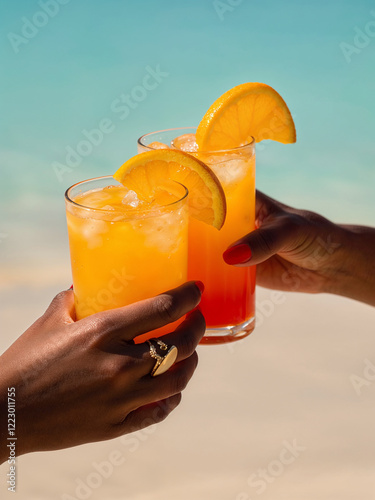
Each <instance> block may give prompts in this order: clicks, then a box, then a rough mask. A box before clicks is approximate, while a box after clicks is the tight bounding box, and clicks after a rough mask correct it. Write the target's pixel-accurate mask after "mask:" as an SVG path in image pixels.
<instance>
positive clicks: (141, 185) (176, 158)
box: [113, 149, 226, 229]
mask: <svg viewBox="0 0 375 500" xmlns="http://www.w3.org/2000/svg"><path fill="white" fill-rule="evenodd" d="M113 177H114V178H115V179H116V180H117V181H119V182H121V184H123V185H124V186H126V187H127V188H128V189H131V190H133V191H135V192H136V193H137V195H138V198H139V199H141V200H144V201H147V202H152V201H153V200H154V199H155V194H156V192H157V190H158V189H160V188H161V187H162V186H165V184H166V181H170V180H173V181H176V182H179V183H181V184H183V185H184V186H185V187H186V188H187V189H188V190H189V196H188V203H189V211H190V214H191V216H192V217H194V218H196V219H198V220H201V221H203V222H205V223H206V224H209V225H211V226H214V227H216V228H217V229H220V228H221V227H222V226H223V224H224V221H225V216H226V200H225V194H224V191H223V188H222V186H221V184H220V181H219V179H218V178H217V177H216V175H215V174H214V172H213V171H212V170H211V169H210V168H209V167H208V166H207V165H206V164H205V163H203V162H202V161H200V160H198V159H197V158H194V157H193V156H191V155H189V154H187V153H184V152H183V151H178V150H174V149H156V150H152V151H147V152H146V153H141V154H138V155H136V156H133V157H132V158H130V159H129V160H128V161H126V162H125V163H124V164H123V165H122V166H121V167H120V168H119V169H118V170H117V172H116V173H115V174H114V176H113Z"/></svg>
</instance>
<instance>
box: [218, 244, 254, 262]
mask: <svg viewBox="0 0 375 500" xmlns="http://www.w3.org/2000/svg"><path fill="white" fill-rule="evenodd" d="M223 259H224V260H225V262H226V263H227V264H231V265H234V264H243V263H245V262H248V261H249V260H250V259H251V249H250V247H249V245H246V243H241V245H236V246H234V247H231V248H228V250H225V252H224V253H223Z"/></svg>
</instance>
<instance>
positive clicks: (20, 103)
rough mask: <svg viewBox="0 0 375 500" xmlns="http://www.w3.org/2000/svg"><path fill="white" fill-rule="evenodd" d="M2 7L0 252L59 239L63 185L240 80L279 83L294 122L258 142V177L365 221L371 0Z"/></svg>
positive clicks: (373, 151)
mask: <svg viewBox="0 0 375 500" xmlns="http://www.w3.org/2000/svg"><path fill="white" fill-rule="evenodd" d="M64 1H65V2H67V0H64ZM46 4H48V6H49V7H48V6H47V7H45V10H44V11H43V9H42V7H41V5H46ZM46 11H47V13H46ZM371 11H372V13H371ZM52 14H53V15H52ZM2 18H3V19H2V27H3V29H2V42H3V43H2V44H1V46H0V57H1V59H2V61H3V68H4V71H3V73H2V76H1V80H0V87H1V92H2V96H3V98H2V102H1V115H2V122H1V123H2V124H1V134H0V153H1V183H0V208H1V214H2V217H1V222H0V235H2V236H1V240H0V241H1V243H0V252H1V253H2V254H3V256H4V257H5V258H6V259H16V260H17V259H21V258H22V259H26V260H27V259H31V258H35V259H37V257H38V256H39V255H44V252H47V253H49V254H54V253H56V255H57V254H58V253H59V252H60V253H61V254H63V253H65V252H66V249H67V246H66V232H65V220H64V205H63V194H64V191H65V189H66V188H67V187H68V186H70V185H71V184H73V183H74V182H76V181H78V180H82V179H84V178H90V177H94V176H97V175H106V174H111V173H113V172H114V171H115V170H116V169H117V168H118V166H119V165H120V164H121V163H123V161H124V160H125V159H127V158H128V157H129V156H130V155H132V154H134V153H135V152H136V145H135V144H136V139H137V137H139V136H140V135H141V134H143V133H146V132H150V131H153V130H157V129H162V128H170V127H177V126H190V125H191V126H194V125H197V124H198V123H199V121H200V119H201V117H202V116H203V114H204V113H205V111H206V109H207V108H208V107H209V105H210V104H211V103H212V102H213V100H214V99H216V98H217V97H218V96H220V95H221V94H222V93H223V92H224V91H226V90H227V89H229V88H231V87H233V86H235V85H237V84H239V83H243V82H246V81H261V82H266V83H268V84H269V85H271V86H273V87H274V88H275V89H276V90H278V91H279V92H280V93H281V95H282V96H283V97H284V98H285V100H286V102H287V103H288V105H289V107H290V109H291V111H292V113H293V115H294V117H295V122H296V126H297V133H298V142H297V144H296V145H289V146H283V145H281V144H277V143H264V144H261V145H260V147H259V148H258V151H257V172H258V174H257V175H258V187H259V188H260V189H262V190H264V191H266V192H267V193H269V194H270V195H272V196H274V197H276V198H278V199H280V200H282V201H284V202H286V203H290V204H294V205H298V206H301V207H305V208H310V209H313V210H316V211H320V212H322V213H323V214H325V215H326V216H328V217H331V218H332V219H334V220H338V221H348V222H349V221H350V222H363V223H367V224H373V223H374V222H375V220H374V212H375V210H374V209H375V201H374V199H375V197H374V187H375V173H374V172H375V169H374V163H375V161H374V159H375V144H374V131H375V100H374V81H375V65H374V57H375V5H374V3H373V2H372V1H370V0H364V1H358V2H353V1H352V0H344V1H330V2H326V1H316V2H314V3H312V2H307V1H301V0H295V1H291V0H288V1H284V2H279V1H276V0H269V1H263V2H254V1H249V0H243V1H242V2H241V1H239V0H236V1H234V0H227V1H226V0H224V1H222V2H215V1H201V0H195V1H189V2H176V1H172V0H169V1H167V0H160V1H158V2H152V1H151V0H149V1H145V0H144V1H137V2H120V1H115V0H112V1H106V2H102V1H99V0H91V1H90V2H89V3H88V2H83V1H81V0H70V1H68V2H67V3H66V4H60V3H56V1H55V0H50V3H48V2H46V1H45V2H43V0H41V2H39V3H38V2H29V1H26V0H18V1H17V2H13V3H11V4H9V5H8V6H7V9H6V11H4V12H3V13H2ZM358 33H362V34H358ZM366 33H368V34H367V35H366ZM355 37H357V38H355ZM343 44H346V45H343ZM344 52H345V53H344ZM129 95H130V96H131V101H130V104H126V102H127V99H128V97H127V96H129ZM128 103H129V101H128ZM99 127H100V128H101V129H102V131H101V132H95V131H94V132H93V129H98V128H99ZM87 136H90V138H91V142H92V143H94V145H92V144H91V145H90V143H89V145H88V146H87V143H86V149H85V145H82V141H83V140H86V141H87ZM77 147H78V149H80V151H81V153H82V154H81V155H79V157H78V156H77V154H74V153H73V156H71V157H70V160H71V161H70V163H69V165H70V166H69V165H68V166H69V168H68V169H66V166H67V158H66V156H67V154H68V153H67V151H70V154H71V155H72V153H71V151H72V149H73V150H75V151H77ZM71 148H72V149H71ZM68 160H69V159H68ZM63 165H65V170H62V168H63V167H62V166H63ZM56 172H58V174H57V173H56ZM46 207H48V209H46ZM4 235H5V236H4ZM15 249H17V250H15ZM43 258H44V257H43Z"/></svg>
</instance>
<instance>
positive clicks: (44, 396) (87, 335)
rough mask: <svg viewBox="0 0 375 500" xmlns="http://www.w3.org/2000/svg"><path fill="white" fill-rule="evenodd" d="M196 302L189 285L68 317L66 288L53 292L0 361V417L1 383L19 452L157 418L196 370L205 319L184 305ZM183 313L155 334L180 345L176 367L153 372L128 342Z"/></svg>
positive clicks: (142, 350) (101, 435)
mask: <svg viewBox="0 0 375 500" xmlns="http://www.w3.org/2000/svg"><path fill="white" fill-rule="evenodd" d="M200 299H201V292H200V289H199V288H198V285H196V284H194V283H193V282H191V283H187V284H185V285H183V286H181V287H179V288H176V289H174V290H171V291H169V292H166V293H164V294H162V295H159V296H157V297H154V298H151V299H148V300H144V301H141V302H137V303H135V304H132V305H129V306H126V307H122V308H119V309H113V310H110V311H105V312H101V313H98V314H95V315H93V316H90V317H88V318H85V319H83V320H80V321H77V322H75V321H74V300H73V292H72V291H66V292H62V293H60V294H58V295H57V296H56V297H55V299H54V300H53V301H52V303H51V305H50V306H49V308H48V309H47V311H46V312H45V314H44V315H43V316H42V317H41V318H39V319H38V320H37V321H36V322H35V323H34V324H33V325H32V326H31V327H30V328H29V329H28V330H27V331H26V332H25V333H24V334H23V335H22V336H21V337H20V338H19V339H18V340H17V341H16V342H15V343H14V344H13V345H12V346H11V347H10V348H9V349H8V350H7V351H6V352H5V353H4V354H3V355H2V356H1V357H0V364H1V374H0V399H1V402H0V406H1V408H0V409H1V415H4V417H6V414H7V411H6V408H7V406H6V398H7V388H8V387H15V389H16V391H15V392H16V396H15V399H16V436H17V438H18V439H17V445H16V447H17V454H24V453H28V452H32V451H42V450H57V449H61V448H67V447H70V446H76V445H79V444H83V443H88V442H92V441H100V440H105V439H111V438H114V437H117V436H120V435H122V434H126V433H129V432H133V431H136V430H138V429H141V428H142V427H145V426H148V425H150V424H151V423H157V422H160V421H162V420H163V419H164V418H165V417H166V416H167V415H168V414H169V413H170V412H171V411H172V410H173V409H174V408H175V407H176V406H177V405H178V404H179V402H180V400H181V391H182V390H183V389H184V388H185V387H186V385H187V383H188V381H189V380H190V378H191V376H192V375H193V372H194V370H195V368H196V366H197V361H198V357H197V354H196V352H195V348H196V346H197V344H198V342H199V341H200V339H201V337H202V336H203V334H204V331H205V321H204V318H203V316H202V314H201V313H200V312H199V311H198V310H195V311H193V312H190V313H189V311H192V309H194V308H195V307H196V306H197V305H198V303H199V302H200ZM187 313H189V314H188V316H187V318H186V320H185V321H184V322H183V323H182V324H181V325H180V326H179V327H178V328H177V329H176V330H175V331H173V332H171V333H170V334H167V335H165V336H163V337H161V338H162V340H163V341H164V342H165V343H166V344H169V345H175V346H176V347H177V348H178V358H177V360H176V363H175V364H174V365H173V366H172V368H170V369H169V370H168V371H167V372H165V373H164V374H162V375H160V376H157V377H151V375H150V372H151V370H152V368H153V366H154V364H155V360H154V359H153V358H151V357H150V354H149V345H148V344H147V343H141V344H134V342H133V338H134V337H136V336H138V335H140V334H143V333H145V332H147V331H150V330H153V329H155V328H159V327H161V326H164V325H167V324H169V323H171V322H173V321H175V320H177V319H179V318H181V317H182V316H183V315H185V314H187ZM3 409H4V411H3ZM2 420H4V421H1V422H0V429H1V432H3V434H2V435H1V441H2V443H4V442H5V439H6V437H7V436H6V435H5V433H4V429H7V424H6V422H5V418H4V419H2ZM1 448H2V449H3V450H5V449H6V447H5V446H4V445H3V444H2V446H1ZM2 453H3V452H2ZM0 458H2V459H3V460H5V457H4V456H3V454H2V455H1V456H0ZM0 463H1V460H0Z"/></svg>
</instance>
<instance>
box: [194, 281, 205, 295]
mask: <svg viewBox="0 0 375 500" xmlns="http://www.w3.org/2000/svg"><path fill="white" fill-rule="evenodd" d="M195 286H196V287H197V288H198V289H199V291H200V292H201V293H203V292H204V284H203V283H202V282H201V281H196V282H195Z"/></svg>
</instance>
